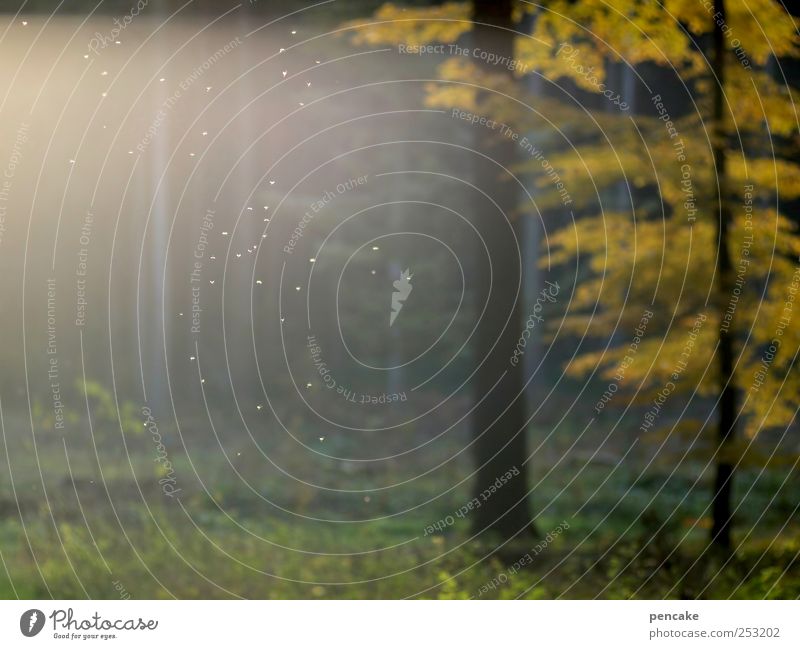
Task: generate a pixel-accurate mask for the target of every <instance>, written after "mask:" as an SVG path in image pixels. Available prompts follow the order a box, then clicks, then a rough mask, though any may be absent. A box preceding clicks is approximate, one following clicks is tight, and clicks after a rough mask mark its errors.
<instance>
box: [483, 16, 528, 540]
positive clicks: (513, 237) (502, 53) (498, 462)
mask: <svg viewBox="0 0 800 649" xmlns="http://www.w3.org/2000/svg"><path fill="white" fill-rule="evenodd" d="M512 9H513V3H512V0H474V2H473V10H472V19H473V23H474V25H475V26H474V29H473V37H472V42H473V44H474V47H475V48H476V51H481V52H491V53H492V54H494V55H496V56H497V57H499V58H500V59H505V60H508V61H511V60H513V59H514V31H513V27H514V21H513V17H512ZM487 58H488V57H487ZM482 67H483V68H484V73H485V74H487V75H500V76H502V77H504V79H503V81H504V82H506V83H513V77H512V74H511V72H510V71H509V69H508V67H505V68H500V69H499V70H498V69H497V66H492V65H490V64H489V63H488V62H486V61H483V62H482ZM491 94H492V93H491V91H490V90H486V91H481V92H480V93H479V95H478V97H477V101H478V103H479V104H485V103H486V102H487V101H490V100H491V99H490V95H491ZM477 139H478V143H479V147H480V148H481V149H483V151H484V152H485V153H486V155H487V156H489V157H491V158H492V159H493V160H494V161H495V162H496V163H498V164H500V165H502V166H503V167H505V169H512V168H513V167H514V165H515V163H516V162H517V161H518V160H517V155H516V154H517V149H518V145H517V143H516V142H514V141H513V140H511V139H510V138H508V137H503V136H502V135H498V134H497V133H496V132H494V131H488V132H487V131H486V129H483V130H480V131H478V137H477ZM480 168H481V169H485V165H481V166H480ZM491 173H492V172H491V171H490V172H489V174H491ZM506 173H507V172H506ZM501 174H502V172H501V171H500V170H499V169H497V170H495V172H494V174H492V175H493V176H494V177H500V176H501ZM481 175H483V174H481ZM491 178H492V176H490V179H491ZM483 180H484V184H485V181H486V178H484V179H483ZM506 180H508V179H507V178H506ZM476 181H478V182H479V183H480V179H476ZM489 184H490V185H491V187H490V188H489V192H488V193H490V194H491V195H492V197H493V199H494V200H495V201H496V202H497V203H498V207H499V208H500V210H499V212H500V213H498V210H493V209H491V208H490V207H488V206H484V207H483V209H482V210H481V211H480V212H479V213H477V214H476V215H475V222H476V227H477V230H478V231H479V232H480V233H481V234H482V237H483V241H484V243H485V244H486V246H487V248H488V250H489V257H490V261H491V266H492V271H493V272H492V274H491V278H490V274H489V273H488V272H486V270H487V269H486V268H485V264H484V267H483V268H480V269H479V272H478V273H477V274H476V275H475V276H474V279H476V280H477V283H478V284H479V286H478V287H477V289H478V290H476V291H475V293H476V294H477V295H478V296H488V300H489V302H488V308H487V309H486V312H485V315H484V317H483V318H482V319H481V321H480V323H479V325H478V329H477V332H476V339H477V352H478V353H477V354H476V356H477V357H478V358H479V359H480V360H479V362H482V363H483V365H481V367H480V369H479V370H478V373H477V377H476V378H477V380H476V387H477V397H478V399H482V402H481V403H480V406H479V407H478V408H477V410H476V412H475V417H474V422H473V426H474V431H473V432H474V435H475V439H474V458H475V465H476V472H475V480H474V481H473V492H474V496H475V497H476V498H480V496H481V494H482V493H485V492H486V490H489V493H491V491H492V488H493V487H494V485H495V483H496V482H497V481H498V479H501V478H502V480H505V479H506V478H507V477H508V476H511V477H510V479H508V482H507V483H505V484H503V486H502V488H501V489H499V490H497V491H495V493H494V494H493V495H492V497H491V498H489V499H486V500H485V502H484V504H483V505H482V506H481V507H480V508H479V509H478V510H477V511H476V512H475V514H474V518H473V529H474V531H475V532H476V533H481V532H483V531H485V530H491V531H493V532H495V533H499V534H500V535H501V537H502V538H504V539H508V538H513V537H514V536H516V535H518V534H522V535H525V534H526V533H529V532H530V531H531V530H532V524H531V520H530V514H529V512H528V498H527V492H528V479H527V466H528V464H527V463H525V460H526V457H527V453H526V439H525V399H524V390H523V375H522V367H523V363H515V364H511V363H509V356H510V351H511V350H513V349H514V347H515V346H516V344H517V341H518V339H519V336H520V329H521V327H522V315H521V308H520V306H521V302H522V296H523V291H522V258H521V249H520V246H521V242H522V240H523V237H522V232H521V228H520V227H519V225H520V224H519V219H518V218H517V213H518V209H517V207H518V201H519V197H518V195H517V192H516V187H514V186H513V183H510V182H503V183H498V182H497V181H494V182H490V183H489ZM476 258H478V255H476ZM490 282H491V283H490ZM487 395H488V396H487ZM494 488H496V487H494Z"/></svg>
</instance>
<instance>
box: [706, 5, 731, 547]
mask: <svg viewBox="0 0 800 649" xmlns="http://www.w3.org/2000/svg"><path fill="white" fill-rule="evenodd" d="M714 13H715V18H714V52H713V61H712V65H713V67H714V72H715V74H716V76H717V81H716V84H715V85H714V105H713V141H712V146H713V154H714V169H715V172H716V177H717V179H718V183H719V193H718V195H717V200H718V204H717V208H718V216H719V221H718V231H717V235H718V236H717V245H718V249H719V253H718V256H717V275H718V278H717V281H718V286H719V294H718V297H719V309H720V315H722V314H724V313H725V305H726V302H727V300H729V299H730V296H731V288H732V284H731V257H730V250H729V249H728V229H729V225H730V221H731V211H730V206H729V204H728V196H727V189H728V188H727V176H726V157H725V144H726V138H725V124H724V105H723V101H724V93H725V87H724V82H725V35H724V33H723V31H722V25H724V24H725V20H726V17H725V3H724V0H714ZM733 338H734V329H733V327H731V328H730V329H726V330H724V331H723V330H722V329H720V333H719V351H718V354H719V380H720V397H719V428H718V430H717V457H716V475H715V477H714V495H713V499H712V518H713V524H712V527H711V541H712V543H714V544H715V545H717V546H718V547H720V548H722V549H724V550H729V549H730V547H731V496H732V487H733V462H732V460H731V457H730V452H729V448H730V445H731V441H732V440H733V439H734V437H735V435H736V407H737V405H736V401H737V395H736V383H735V379H734V374H733V361H734V350H733Z"/></svg>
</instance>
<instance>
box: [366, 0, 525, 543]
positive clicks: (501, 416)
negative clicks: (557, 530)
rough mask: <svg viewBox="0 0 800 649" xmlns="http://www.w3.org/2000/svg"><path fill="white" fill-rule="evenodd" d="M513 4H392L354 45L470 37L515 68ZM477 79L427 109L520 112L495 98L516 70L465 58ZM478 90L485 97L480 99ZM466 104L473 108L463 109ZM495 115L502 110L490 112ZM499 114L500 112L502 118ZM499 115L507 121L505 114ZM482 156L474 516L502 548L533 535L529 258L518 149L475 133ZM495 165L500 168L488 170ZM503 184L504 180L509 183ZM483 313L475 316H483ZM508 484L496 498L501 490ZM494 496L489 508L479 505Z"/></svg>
mask: <svg viewBox="0 0 800 649" xmlns="http://www.w3.org/2000/svg"><path fill="white" fill-rule="evenodd" d="M514 9H515V3H514V2H513V0H474V2H471V3H469V2H465V3H455V2H448V3H444V4H442V5H437V6H434V7H424V8H419V7H415V8H404V7H398V6H395V5H392V4H388V3H387V4H386V5H384V6H383V7H381V9H379V10H378V11H377V12H376V15H375V19H376V20H377V21H378V22H377V24H373V25H369V26H366V27H365V26H364V25H363V21H353V22H352V23H350V25H351V26H352V27H353V28H354V30H355V36H354V40H355V42H357V43H364V44H369V45H378V44H384V45H385V44H398V43H403V44H404V45H407V46H419V45H426V44H430V43H437V42H439V43H446V44H455V42H456V41H457V40H458V39H459V37H461V36H462V35H464V34H467V33H468V32H471V40H470V41H469V42H468V43H466V42H465V43H464V46H465V47H468V48H472V51H474V52H484V53H486V54H491V55H492V56H493V57H496V58H495V59H494V60H495V61H496V60H505V61H511V60H513V59H514V42H515V38H514V35H515V31H514V29H513V28H514V24H515V20H514ZM466 58H467V59H468V61H469V66H470V70H472V71H473V72H474V73H475V74H474V75H473V76H472V77H471V78H470V79H469V81H470V83H469V85H463V84H449V83H445V84H442V85H441V86H439V87H437V84H431V85H430V86H429V87H428V99H427V103H428V104H429V105H441V106H447V107H448V108H452V107H454V106H458V107H460V108H462V109H468V110H475V111H480V113H481V114H486V113H487V112H489V113H492V114H493V116H494V118H496V119H498V120H501V119H502V118H504V117H506V116H507V115H508V114H509V111H511V112H512V113H513V112H515V110H516V109H515V108H514V107H512V106H510V105H509V101H508V99H507V98H503V96H502V95H500V94H498V93H496V92H495V91H496V90H498V89H502V90H503V91H505V92H506V93H507V94H509V95H511V96H513V95H514V94H519V93H521V92H522V90H521V88H519V87H517V88H514V86H515V85H518V81H517V80H515V78H514V74H513V72H512V70H511V66H508V65H506V66H505V67H504V66H502V65H496V64H493V63H492V62H491V61H490V60H489V57H488V56H486V57H484V58H481V57H479V56H475V57H472V56H468V57H466ZM464 59H465V57H464V56H454V57H453V58H452V59H450V60H449V61H446V62H445V63H444V64H443V65H442V66H440V72H441V74H442V76H443V77H444V78H445V79H446V78H447V76H448V74H449V73H448V72H447V69H448V66H450V65H453V64H455V65H461V64H464V62H465V61H464ZM478 88H482V89H481V90H479V89H478ZM460 99H465V100H466V101H460ZM492 106H494V108H490V107H492ZM495 109H497V110H495ZM498 111H499V112H498ZM473 143H474V146H475V148H476V149H477V150H478V151H479V152H480V153H483V154H484V155H485V158H484V157H482V156H480V155H478V154H476V155H475V158H476V163H475V171H476V174H475V175H476V178H475V179H474V183H475V184H476V185H477V186H479V187H481V188H482V189H483V191H484V192H486V194H488V195H489V196H491V198H492V200H493V201H494V202H495V203H496V207H495V206H493V205H491V204H489V202H488V201H486V202H484V203H483V204H480V205H477V204H476V211H475V213H474V214H473V215H472V217H471V218H472V221H473V225H474V226H475V228H476V230H477V231H478V232H479V233H480V235H481V239H482V245H481V246H480V247H481V249H482V246H483V245H485V246H486V249H487V250H488V252H489V257H490V262H491V272H489V264H488V263H487V260H486V259H485V258H481V257H483V253H482V252H481V251H476V254H475V259H476V264H475V266H474V267H473V268H472V269H471V272H470V282H471V284H472V286H470V287H469V290H470V292H471V293H472V295H473V296H474V298H475V301H476V302H478V303H479V304H482V303H483V300H486V301H487V302H486V308H485V311H483V315H482V317H481V319H480V321H479V323H478V324H477V329H476V333H475V341H476V342H475V345H474V352H475V357H476V358H477V362H478V363H480V367H479V368H478V369H477V372H476V375H475V381H474V386H475V400H476V401H480V404H479V405H478V406H477V407H476V410H475V412H474V416H473V422H472V427H473V431H474V439H473V444H472V448H473V454H474V462H475V467H476V470H475V477H474V480H473V482H472V489H473V494H474V496H475V497H476V498H479V499H480V502H481V503H482V504H481V507H479V508H478V509H476V510H475V511H474V513H473V514H472V519H471V520H472V525H473V530H474V532H475V533H476V534H482V533H489V534H491V535H493V536H494V537H495V538H496V539H498V540H500V541H504V540H507V539H510V538H513V537H515V536H518V535H519V536H523V537H524V536H528V535H530V533H531V532H532V530H533V529H534V527H533V523H532V521H531V517H530V513H529V511H528V477H527V464H526V463H525V462H526V459H527V452H526V434H525V417H526V413H525V394H524V390H523V374H522V363H516V364H512V363H510V362H509V359H510V357H511V352H512V350H513V349H514V347H515V346H516V345H517V341H518V340H519V336H520V333H521V331H522V328H523V322H522V316H521V304H522V300H523V295H524V293H523V290H522V258H521V245H522V242H523V237H522V236H521V230H520V224H519V219H518V217H517V214H518V212H519V209H518V207H519V206H518V199H519V197H518V195H517V193H516V188H515V187H514V183H513V182H504V181H507V180H508V173H507V172H504V171H503V169H502V168H503V167H505V168H506V169H507V170H510V169H512V168H513V167H514V165H515V164H516V163H517V162H518V157H517V151H518V146H517V144H516V143H515V142H514V141H512V140H511V139H509V138H507V137H503V136H502V135H500V134H499V133H498V132H497V131H492V130H488V131H487V129H485V128H481V127H478V128H476V129H475V131H474V140H473ZM489 159H491V160H493V161H494V163H490V162H487V160H489ZM503 176H506V177H505V178H503ZM481 310H482V307H481V308H478V309H477V311H478V312H480V311H481ZM498 481H500V482H499V484H502V487H501V488H497V486H496V485H497V484H498ZM487 490H489V491H488V493H491V497H490V498H486V497H484V498H480V496H481V494H485V493H487Z"/></svg>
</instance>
